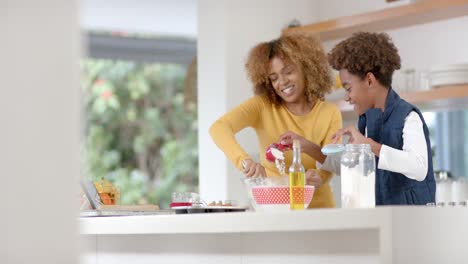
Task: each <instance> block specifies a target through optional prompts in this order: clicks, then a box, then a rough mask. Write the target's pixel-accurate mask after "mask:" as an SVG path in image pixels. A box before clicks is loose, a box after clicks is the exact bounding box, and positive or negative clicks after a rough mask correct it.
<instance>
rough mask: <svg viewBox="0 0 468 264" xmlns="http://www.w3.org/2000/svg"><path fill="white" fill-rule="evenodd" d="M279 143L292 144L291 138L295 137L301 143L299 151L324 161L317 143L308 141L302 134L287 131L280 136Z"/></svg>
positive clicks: (321, 161)
mask: <svg viewBox="0 0 468 264" xmlns="http://www.w3.org/2000/svg"><path fill="white" fill-rule="evenodd" d="M279 139H280V143H281V144H283V145H292V143H293V140H294V139H297V140H299V143H300V144H301V152H303V153H305V154H307V155H309V156H310V157H312V158H314V159H315V160H316V161H318V162H320V163H323V162H324V161H325V158H326V157H325V155H323V154H322V152H321V150H320V149H321V147H320V146H319V145H317V144H315V143H314V142H312V141H309V140H307V139H305V138H304V137H302V136H299V135H298V134H296V133H294V132H291V131H288V132H286V133H284V134H282V135H281V136H280V138H279Z"/></svg>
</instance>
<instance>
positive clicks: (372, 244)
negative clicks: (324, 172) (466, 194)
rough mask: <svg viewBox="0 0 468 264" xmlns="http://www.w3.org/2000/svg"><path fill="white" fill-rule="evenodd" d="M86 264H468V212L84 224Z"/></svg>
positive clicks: (400, 210) (334, 212)
mask: <svg viewBox="0 0 468 264" xmlns="http://www.w3.org/2000/svg"><path fill="white" fill-rule="evenodd" d="M79 223H80V228H81V241H82V246H83V251H82V252H83V255H82V263H83V264H107V263H112V264H120V263H132V264H137V263H204V264H207V263H238V264H240V263H425V264H427V263H443V262H447V261H449V262H450V263H468V254H467V253H465V251H466V245H468V208H466V207H451V208H449V207H443V208H439V207H379V208H375V209H314V210H306V211H299V212H274V213H273V212H271V213H269V212H245V213H212V214H186V215H174V214H171V215H154V216H129V217H96V218H92V217H90V218H81V219H80V220H79Z"/></svg>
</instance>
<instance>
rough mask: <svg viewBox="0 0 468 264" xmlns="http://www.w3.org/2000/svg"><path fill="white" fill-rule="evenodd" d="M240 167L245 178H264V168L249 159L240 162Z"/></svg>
mask: <svg viewBox="0 0 468 264" xmlns="http://www.w3.org/2000/svg"><path fill="white" fill-rule="evenodd" d="M242 167H243V168H244V170H243V171H242V172H243V173H244V174H245V176H246V177H266V171H265V168H264V167H263V166H262V165H261V164H260V163H257V162H255V161H253V160H251V159H245V160H242Z"/></svg>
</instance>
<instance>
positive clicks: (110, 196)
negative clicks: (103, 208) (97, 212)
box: [94, 177, 120, 205]
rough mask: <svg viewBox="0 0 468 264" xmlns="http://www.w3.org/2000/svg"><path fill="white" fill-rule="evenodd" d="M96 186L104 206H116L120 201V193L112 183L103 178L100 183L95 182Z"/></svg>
mask: <svg viewBox="0 0 468 264" xmlns="http://www.w3.org/2000/svg"><path fill="white" fill-rule="evenodd" d="M94 186H95V187H96V190H97V192H98V194H99V197H100V198H101V201H102V204H105V205H114V204H117V203H118V201H119V200H120V191H119V190H118V188H117V187H116V186H114V185H113V184H112V183H111V182H110V181H108V180H107V179H105V178H104V177H102V178H101V180H100V181H95V182H94Z"/></svg>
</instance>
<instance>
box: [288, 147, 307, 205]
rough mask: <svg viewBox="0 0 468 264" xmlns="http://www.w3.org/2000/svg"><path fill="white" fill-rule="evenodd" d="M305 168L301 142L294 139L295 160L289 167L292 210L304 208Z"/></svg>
mask: <svg viewBox="0 0 468 264" xmlns="http://www.w3.org/2000/svg"><path fill="white" fill-rule="evenodd" d="M304 185H305V169H304V166H303V165H302V162H301V144H300V143H299V140H297V139H295V140H293V161H292V164H291V166H290V167H289V203H290V205H291V209H292V210H303V209H304Z"/></svg>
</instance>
